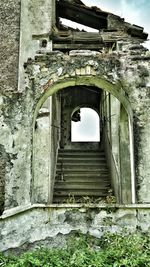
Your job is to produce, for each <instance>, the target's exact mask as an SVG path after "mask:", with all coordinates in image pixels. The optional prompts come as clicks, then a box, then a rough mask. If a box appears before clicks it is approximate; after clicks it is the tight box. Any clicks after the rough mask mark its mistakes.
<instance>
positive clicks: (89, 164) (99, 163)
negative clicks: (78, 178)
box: [57, 161, 107, 168]
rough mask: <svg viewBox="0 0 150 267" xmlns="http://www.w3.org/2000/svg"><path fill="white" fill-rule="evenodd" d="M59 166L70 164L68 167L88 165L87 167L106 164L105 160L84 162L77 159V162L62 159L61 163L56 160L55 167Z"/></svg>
mask: <svg viewBox="0 0 150 267" xmlns="http://www.w3.org/2000/svg"><path fill="white" fill-rule="evenodd" d="M60 166H64V167H65V166H70V167H72V166H78V167H79V166H85V167H86V166H89V167H92V166H93V167H94V166H104V167H106V166H107V165H106V162H101V161H99V162H95V161H94V162H85V161H79V162H76V161H75V162H72V161H71V162H66V161H64V162H63V163H62V162H58V163H57V167H58V168H59V167H60Z"/></svg>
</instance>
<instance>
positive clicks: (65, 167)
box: [53, 149, 110, 203]
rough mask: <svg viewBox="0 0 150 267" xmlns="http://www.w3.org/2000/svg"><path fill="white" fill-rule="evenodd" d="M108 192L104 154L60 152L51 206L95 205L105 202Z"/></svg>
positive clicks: (97, 152)
mask: <svg viewBox="0 0 150 267" xmlns="http://www.w3.org/2000/svg"><path fill="white" fill-rule="evenodd" d="M109 190H110V179H109V173H108V168H107V164H106V158H105V153H104V151H98V150H77V149H76V150H69V149H68V150H65V149H60V150H59V152H58V160H57V169H56V178H55V185H54V197H53V203H66V202H68V203H74V202H77V203H80V202H84V201H89V200H91V202H92V201H93V202H94V201H96V199H97V200H98V199H106V197H107V195H108V192H109Z"/></svg>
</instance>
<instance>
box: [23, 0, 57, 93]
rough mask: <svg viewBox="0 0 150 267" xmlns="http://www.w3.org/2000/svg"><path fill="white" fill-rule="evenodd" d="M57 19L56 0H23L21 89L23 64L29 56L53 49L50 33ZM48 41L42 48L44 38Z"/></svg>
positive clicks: (32, 56)
mask: <svg viewBox="0 0 150 267" xmlns="http://www.w3.org/2000/svg"><path fill="white" fill-rule="evenodd" d="M54 21H55V0H25V1H24V0H21V19H20V49H19V53H20V55H19V85H18V87H19V90H20V91H23V90H24V87H25V80H24V68H23V65H24V63H25V62H26V61H27V59H28V58H34V56H35V54H36V51H38V50H39V49H43V51H51V50H52V42H51V41H50V40H49V33H50V32H51V29H52V25H53V24H54ZM43 39H44V40H46V41H47V45H46V47H44V48H42V40H43Z"/></svg>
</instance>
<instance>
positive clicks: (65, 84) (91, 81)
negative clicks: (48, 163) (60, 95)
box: [33, 75, 135, 203]
mask: <svg viewBox="0 0 150 267" xmlns="http://www.w3.org/2000/svg"><path fill="white" fill-rule="evenodd" d="M82 85H85V86H94V87H96V88H99V89H100V90H104V91H107V92H109V93H111V94H112V95H114V96H115V97H116V98H117V99H118V100H119V101H120V102H121V104H122V105H123V107H124V109H125V110H126V113H127V114H128V118H129V125H130V130H129V135H130V138H129V139H130V142H133V136H132V134H133V133H132V109H131V107H130V103H129V101H128V99H127V97H126V96H125V95H124V93H123V89H122V88H121V84H119V83H118V84H112V83H110V82H108V81H106V80H104V79H101V78H98V77H97V76H95V77H93V76H85V75H84V76H78V77H74V78H73V77H71V78H70V79H69V78H67V79H61V80H59V79H58V81H57V82H56V83H53V84H49V86H48V85H47V88H46V90H45V92H44V94H43V95H42V96H41V97H40V99H39V101H38V102H37V105H36V108H35V112H34V124H35V120H36V116H37V114H38V110H39V108H40V107H41V105H42V104H43V103H44V101H45V100H46V99H47V98H48V97H49V96H52V95H54V94H55V93H57V92H61V90H63V89H64V88H70V90H73V88H74V86H82ZM33 134H34V133H33ZM33 136H34V135H33ZM33 142H34V138H33ZM132 144H133V143H132ZM132 147H133V146H132ZM50 153H51V151H50ZM130 157H131V158H132V160H130V162H129V165H128V167H129V169H131V177H130V184H131V187H133V186H134V179H135V178H134V172H133V168H134V167H133V166H131V162H132V163H133V161H134V158H133V150H132V149H131V145H130ZM33 161H34V153H33ZM33 166H34V163H33ZM52 177H54V176H53V174H50V175H49V177H48V179H49V183H48V184H49V185H50V188H49V191H50V192H49V196H52V194H53V193H52V192H53V186H54V180H53V179H52ZM33 184H34V180H33ZM134 190H135V189H134ZM35 191H36V190H35ZM131 191H132V193H131V194H132V196H131V199H130V201H131V202H132V203H134V202H135V193H134V192H133V190H131ZM119 198H120V197H117V199H119ZM51 199H52V197H49V200H47V202H49V201H51ZM120 201H121V200H120ZM33 202H34V196H33ZM127 202H128V201H127Z"/></svg>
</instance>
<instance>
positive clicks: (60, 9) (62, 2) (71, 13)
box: [56, 0, 148, 40]
mask: <svg viewBox="0 0 150 267" xmlns="http://www.w3.org/2000/svg"><path fill="white" fill-rule="evenodd" d="M56 10H57V17H61V18H65V19H68V20H71V21H74V22H77V23H80V24H83V25H85V26H88V27H91V28H94V29H97V30H99V31H118V30H122V31H124V32H126V33H128V34H129V35H130V36H131V37H135V38H139V39H141V40H146V39H147V37H148V34H147V33H145V32H144V28H143V27H140V26H138V25H134V24H133V25H132V24H130V23H127V22H125V21H124V19H123V18H121V17H119V16H117V15H114V14H112V13H110V12H105V11H103V10H101V9H100V8H98V7H95V6H94V7H88V6H86V5H85V4H84V3H83V2H82V1H81V0H57V2H56Z"/></svg>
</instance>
